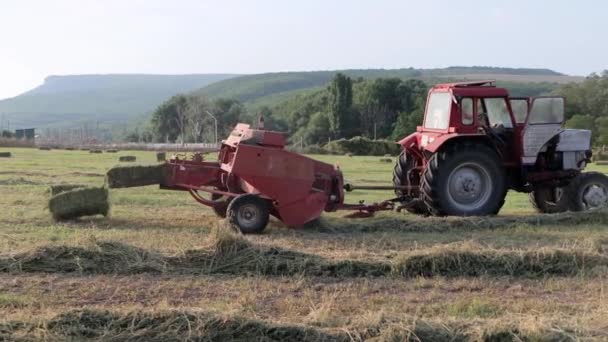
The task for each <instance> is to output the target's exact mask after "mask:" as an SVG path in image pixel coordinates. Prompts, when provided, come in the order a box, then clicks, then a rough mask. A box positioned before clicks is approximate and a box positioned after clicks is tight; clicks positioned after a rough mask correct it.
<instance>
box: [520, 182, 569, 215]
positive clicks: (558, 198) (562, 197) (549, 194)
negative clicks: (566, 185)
mask: <svg viewBox="0 0 608 342" xmlns="http://www.w3.org/2000/svg"><path fill="white" fill-rule="evenodd" d="M564 192H565V190H564V189H563V188H560V187H551V186H539V187H535V188H534V190H533V191H532V192H531V193H530V195H529V198H530V203H532V206H533V207H534V209H536V211H538V212H539V213H544V214H555V213H562V212H564V211H567V210H568V205H569V203H568V199H567V196H566V194H565V193H564Z"/></svg>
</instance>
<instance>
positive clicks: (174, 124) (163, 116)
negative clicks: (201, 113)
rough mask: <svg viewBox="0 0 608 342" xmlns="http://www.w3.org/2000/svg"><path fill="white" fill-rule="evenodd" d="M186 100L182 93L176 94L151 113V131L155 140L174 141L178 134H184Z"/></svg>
mask: <svg viewBox="0 0 608 342" xmlns="http://www.w3.org/2000/svg"><path fill="white" fill-rule="evenodd" d="M187 102H188V100H187V98H186V97H185V96H184V95H176V96H173V97H172V98H170V99H169V100H167V101H165V102H164V103H162V104H161V105H160V106H159V107H158V108H156V110H155V111H154V113H152V121H151V124H152V131H153V133H154V135H155V140H156V141H160V142H164V141H176V140H177V138H178V137H179V136H180V135H182V136H183V135H184V130H185V127H186V124H187V121H186V110H187V108H186V106H187Z"/></svg>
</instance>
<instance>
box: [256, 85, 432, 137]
mask: <svg viewBox="0 0 608 342" xmlns="http://www.w3.org/2000/svg"><path fill="white" fill-rule="evenodd" d="M427 90H428V88H427V86H426V84H425V83H424V82H422V81H420V80H415V79H409V80H402V79H399V78H377V79H374V80H365V79H363V78H359V79H356V80H353V79H351V78H350V77H348V76H346V75H344V74H337V75H336V76H335V77H334V79H333V80H332V81H331V82H330V84H329V85H328V86H327V87H325V88H323V89H321V90H318V91H316V92H313V93H311V94H307V95H297V96H295V97H293V98H291V99H289V100H287V101H285V102H283V103H281V104H279V105H277V106H275V107H272V108H270V107H263V108H261V109H260V113H262V114H263V115H265V116H267V117H270V118H272V125H273V127H276V128H278V129H282V130H285V131H287V132H288V133H289V134H290V136H291V139H292V141H293V142H295V143H298V142H302V143H304V144H307V145H310V144H323V143H326V142H328V141H329V140H334V139H341V138H350V137H354V136H364V137H368V138H373V139H380V138H389V139H397V138H399V137H402V136H405V135H406V134H408V132H412V131H414V130H415V129H416V125H419V124H420V122H421V121H422V115H423V112H424V99H425V97H426V93H427Z"/></svg>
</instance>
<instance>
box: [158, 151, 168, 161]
mask: <svg viewBox="0 0 608 342" xmlns="http://www.w3.org/2000/svg"><path fill="white" fill-rule="evenodd" d="M165 160H167V153H165V152H158V153H156V161H157V162H164V161H165Z"/></svg>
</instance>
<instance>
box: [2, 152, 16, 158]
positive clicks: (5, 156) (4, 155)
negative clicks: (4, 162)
mask: <svg viewBox="0 0 608 342" xmlns="http://www.w3.org/2000/svg"><path fill="white" fill-rule="evenodd" d="M12 156H13V155H12V154H11V153H10V152H0V158H10V157H12Z"/></svg>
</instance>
